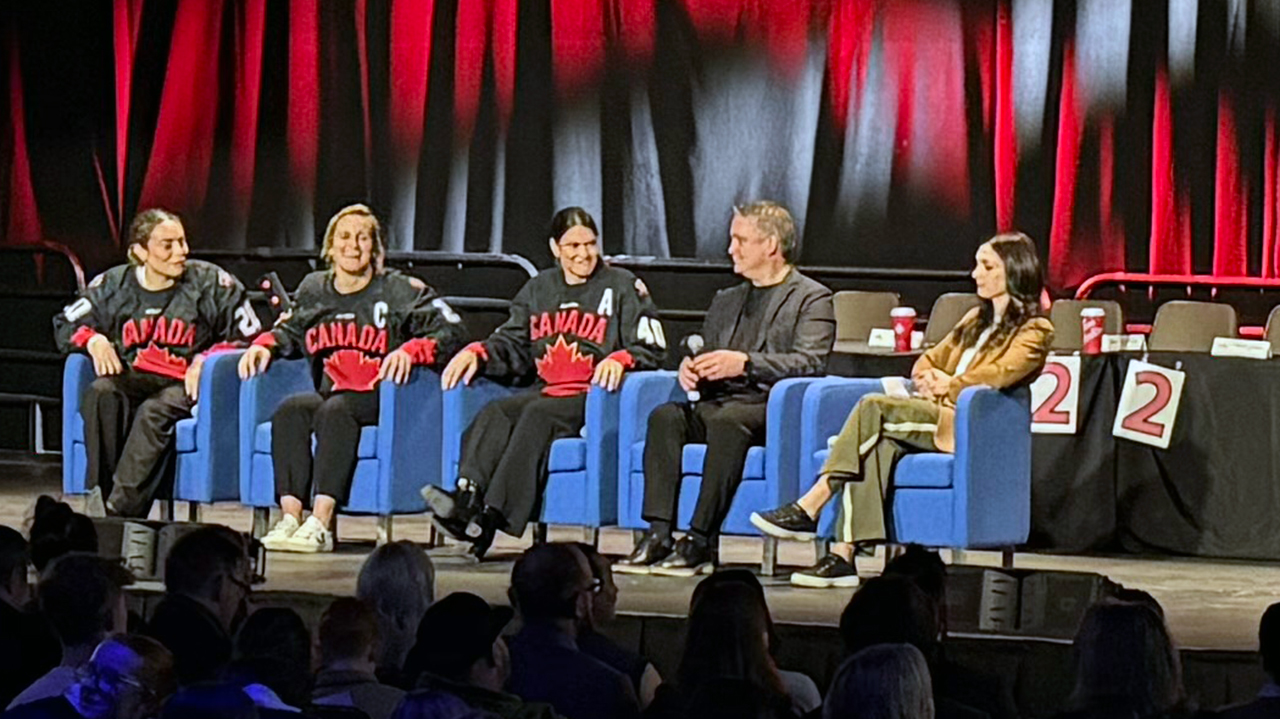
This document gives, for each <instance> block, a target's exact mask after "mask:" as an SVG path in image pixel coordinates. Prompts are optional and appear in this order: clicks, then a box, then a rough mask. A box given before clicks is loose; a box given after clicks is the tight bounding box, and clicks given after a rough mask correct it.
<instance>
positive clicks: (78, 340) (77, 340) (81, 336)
mask: <svg viewBox="0 0 1280 719" xmlns="http://www.w3.org/2000/svg"><path fill="white" fill-rule="evenodd" d="M97 335H98V333H97V331H95V330H94V329H93V328H92V327H89V326H88V325H81V326H80V327H79V328H78V329H77V330H76V332H75V334H73V335H71V344H73V345H75V346H76V347H87V346H88V345H89V340H91V339H93V338H94V337H96V336H97Z"/></svg>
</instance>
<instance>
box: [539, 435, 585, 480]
mask: <svg viewBox="0 0 1280 719" xmlns="http://www.w3.org/2000/svg"><path fill="white" fill-rule="evenodd" d="M586 468H587V441H586V440H585V439H579V438H577V437H567V438H565V439H557V440H556V441H555V442H552V443H551V454H550V456H549V457H548V458H547V471H548V472H577V471H580V470H583V469H586Z"/></svg>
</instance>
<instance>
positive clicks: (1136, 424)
mask: <svg viewBox="0 0 1280 719" xmlns="http://www.w3.org/2000/svg"><path fill="white" fill-rule="evenodd" d="M1134 379H1135V380H1136V381H1137V386H1141V385H1144V384H1149V385H1151V386H1152V387H1155V388H1156V394H1155V396H1154V397H1152V398H1151V399H1150V401H1148V402H1147V403H1146V404H1145V405H1143V406H1141V407H1139V408H1137V409H1135V410H1134V411H1133V412H1130V413H1129V416H1128V417H1125V418H1124V421H1123V422H1121V423H1120V426H1121V427H1124V428H1125V429H1127V430H1130V431H1133V432H1139V433H1142V434H1146V435H1150V436H1152V437H1161V436H1164V430H1165V425H1164V424H1162V423H1160V422H1152V421H1151V417H1153V416H1154V415H1156V414H1157V413H1159V412H1160V411H1161V410H1163V409H1164V408H1165V407H1168V406H1169V400H1170V399H1171V398H1172V397H1173V383H1172V382H1170V381H1169V378H1168V377H1166V376H1165V375H1163V374H1160V373H1159V372H1152V371H1150V370H1147V371H1144V372H1139V373H1138V374H1137V375H1136V376H1135V377H1134Z"/></svg>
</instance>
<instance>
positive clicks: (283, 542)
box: [262, 514, 300, 552]
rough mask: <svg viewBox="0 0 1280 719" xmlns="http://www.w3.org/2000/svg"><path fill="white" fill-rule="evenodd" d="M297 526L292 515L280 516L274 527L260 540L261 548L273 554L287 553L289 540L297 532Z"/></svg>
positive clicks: (296, 520) (295, 519)
mask: <svg viewBox="0 0 1280 719" xmlns="http://www.w3.org/2000/svg"><path fill="white" fill-rule="evenodd" d="M299 526H300V525H299V524H298V519H297V518H296V517H294V516H293V515H292V514H286V515H284V516H282V517H281V518H280V521H279V522H276V526H274V527H272V528H271V531H270V532H267V534H266V536H264V537H263V538H262V546H263V547H266V548H267V549H269V550H271V551H273V552H282V551H283V552H287V551H288V546H287V544H288V541H289V538H290V537H292V536H293V535H294V533H296V532H297V531H298V527H299Z"/></svg>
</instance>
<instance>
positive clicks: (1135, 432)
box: [1111, 360, 1187, 449]
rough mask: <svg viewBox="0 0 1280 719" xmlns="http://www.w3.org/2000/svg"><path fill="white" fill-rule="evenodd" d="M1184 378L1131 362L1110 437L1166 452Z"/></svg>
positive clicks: (1180, 373) (1180, 398)
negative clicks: (1113, 436)
mask: <svg viewBox="0 0 1280 719" xmlns="http://www.w3.org/2000/svg"><path fill="white" fill-rule="evenodd" d="M1186 378H1187V375H1186V373H1185V372H1180V371H1178V370H1176V369H1169V368H1168V367H1160V366H1159V365H1153V364H1150V363H1148V362H1140V361H1138V360H1134V361H1132V362H1130V363H1129V371H1128V372H1127V373H1126V374H1125V376H1124V387H1123V388H1122V389H1121V390H1120V403H1119V405H1117V407H1116V421H1115V424H1114V425H1112V427H1111V434H1113V435H1115V436H1117V437H1121V438H1124V439H1131V440H1133V441H1135V442H1142V443H1143V444H1149V445H1151V446H1153V447H1159V448H1160V449H1168V448H1169V439H1170V438H1171V437H1172V436H1173V424H1174V421H1175V420H1177V418H1178V404H1179V402H1181V400H1182V385H1183V383H1184V381H1185V380H1186Z"/></svg>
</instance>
